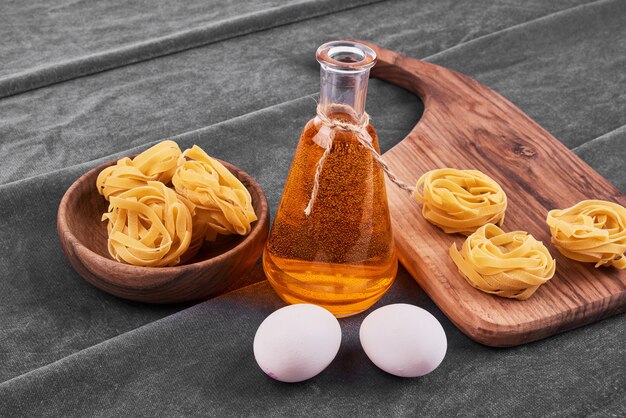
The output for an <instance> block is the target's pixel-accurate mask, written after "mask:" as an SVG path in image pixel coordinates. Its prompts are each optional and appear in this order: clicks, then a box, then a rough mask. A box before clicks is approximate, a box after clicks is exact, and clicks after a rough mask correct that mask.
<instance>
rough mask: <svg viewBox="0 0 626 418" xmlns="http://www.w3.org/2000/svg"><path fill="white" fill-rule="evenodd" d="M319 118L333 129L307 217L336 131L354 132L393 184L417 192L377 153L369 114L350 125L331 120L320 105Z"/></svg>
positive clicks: (323, 156)
mask: <svg viewBox="0 0 626 418" xmlns="http://www.w3.org/2000/svg"><path fill="white" fill-rule="evenodd" d="M317 117H318V118H319V120H320V121H321V122H322V125H324V126H327V127H329V128H331V131H330V132H331V134H330V137H329V140H328V141H327V142H326V149H324V153H323V154H322V156H321V157H320V159H319V161H318V162H317V167H316V168H315V178H314V180H313V190H312V191H311V198H310V199H309V204H308V205H307V206H306V208H305V209H304V214H305V215H306V216H309V215H310V214H311V211H312V210H313V205H314V204H315V200H316V199H317V194H318V193H319V188H320V174H321V173H322V167H323V166H324V162H325V161H326V158H328V155H329V154H330V151H331V149H332V147H333V139H334V130H339V131H343V132H354V133H355V134H356V139H357V140H358V141H359V143H360V144H361V145H363V146H364V147H365V148H366V149H367V150H368V151H369V152H370V153H371V154H372V157H374V160H375V161H376V162H377V163H378V165H380V167H381V168H382V169H383V171H384V172H385V174H387V177H389V180H391V182H392V183H393V184H395V185H396V186H398V187H399V188H401V189H402V190H406V191H408V192H411V193H414V192H415V186H411V185H410V184H407V183H405V182H403V181H402V180H400V179H399V178H398V176H396V175H395V174H394V173H393V172H392V171H391V169H390V168H389V165H387V163H386V162H385V161H384V160H383V158H382V157H381V156H380V154H379V153H378V151H376V149H375V148H374V145H373V144H372V141H371V137H370V136H369V134H368V132H367V126H368V125H369V120H370V117H369V115H368V114H367V113H365V112H363V117H362V118H361V120H360V123H350V122H344V121H341V120H337V119H331V118H329V117H328V116H326V114H325V113H324V111H323V110H322V108H321V107H320V106H319V105H318V106H317Z"/></svg>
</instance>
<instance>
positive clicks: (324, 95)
mask: <svg viewBox="0 0 626 418" xmlns="http://www.w3.org/2000/svg"><path fill="white" fill-rule="evenodd" d="M369 74H370V69H369V68H365V69H362V70H359V71H354V70H353V71H343V70H337V69H334V68H330V67H329V66H327V65H325V64H323V63H322V64H321V68H320V102H319V104H320V108H321V110H322V111H323V112H324V113H325V114H326V115H327V116H328V117H329V118H333V117H336V116H337V115H342V116H343V115H348V116H349V117H350V118H354V120H353V121H351V122H354V123H358V122H359V121H361V120H362V118H363V114H364V113H365V99H366V97H367V85H368V81H369ZM343 117H345V116H343Z"/></svg>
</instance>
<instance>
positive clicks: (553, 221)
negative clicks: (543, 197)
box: [546, 200, 626, 269]
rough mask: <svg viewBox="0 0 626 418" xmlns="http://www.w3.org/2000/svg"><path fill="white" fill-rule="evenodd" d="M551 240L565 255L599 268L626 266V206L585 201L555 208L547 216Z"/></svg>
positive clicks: (620, 267)
mask: <svg viewBox="0 0 626 418" xmlns="http://www.w3.org/2000/svg"><path fill="white" fill-rule="evenodd" d="M546 222H547V223H548V226H549V227H550V233H551V234H552V243H553V244H554V246H555V247H556V248H557V249H558V250H559V251H560V252H561V254H563V255H564V256H565V257H568V258H571V259H573V260H577V261H582V262H587V263H595V266H596V267H600V266H614V267H616V268H618V269H623V268H626V255H625V254H626V208H624V207H623V206H620V205H618V204H617V203H613V202H607V201H604V200H583V201H582V202H579V203H578V204H576V205H574V206H572V207H571V208H567V209H555V210H551V211H550V212H549V213H548V217H547V219H546Z"/></svg>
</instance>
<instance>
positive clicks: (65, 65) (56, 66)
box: [0, 0, 381, 98]
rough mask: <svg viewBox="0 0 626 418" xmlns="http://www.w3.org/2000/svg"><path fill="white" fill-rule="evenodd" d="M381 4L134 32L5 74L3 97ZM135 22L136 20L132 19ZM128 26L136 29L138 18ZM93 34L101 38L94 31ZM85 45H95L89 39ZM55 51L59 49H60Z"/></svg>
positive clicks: (315, 3) (318, 5)
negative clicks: (101, 46) (144, 36)
mask: <svg viewBox="0 0 626 418" xmlns="http://www.w3.org/2000/svg"><path fill="white" fill-rule="evenodd" d="M377 1H381V0H350V1H347V2H334V1H330V0H310V1H296V2H292V3H288V4H284V5H282V6H275V7H269V8H267V9H262V10H256V11H252V12H248V13H241V14H237V15H235V16H232V17H229V18H226V19H223V20H217V21H212V22H209V23H207V24H205V25H202V26H199V27H196V28H192V29H182V30H179V31H175V32H173V33H155V34H153V35H152V36H151V37H148V38H147V39H141V34H132V35H130V36H128V37H130V38H131V39H132V38H135V39H136V40H135V41H134V42H123V40H119V41H118V42H119V44H117V45H110V48H109V49H104V50H98V49H97V47H95V50H89V49H88V50H85V51H84V54H82V55H79V56H75V57H72V58H70V59H67V58H65V57H59V56H57V57H51V58H52V63H47V62H39V63H37V64H35V65H34V66H32V67H30V68H22V69H21V70H17V71H16V72H14V73H9V74H4V75H2V76H0V98H2V97H6V96H11V95H15V94H19V93H22V92H25V91H29V90H33V89H37V88H40V87H43V86H48V85H50V84H54V83H59V82H62V81H67V80H71V79H74V78H77V77H83V76H86V75H89V74H95V73H98V72H101V71H106V70H110V69H112V68H116V67H122V66H124V65H129V64H134V63H138V62H141V61H146V60H149V59H153V58H156V57H160V56H163V55H169V54H174V53H176V52H180V51H184V50H187V49H190V48H196V47H198V46H201V45H207V44H210V43H215V42H220V41H223V40H225V39H229V38H232V37H236V36H242V35H247V34H251V33H254V32H258V31H262V30H267V29H270V28H273V27H277V26H281V25H285V24H289V23H295V22H299V21H302V20H306V19H311V18H314V17H319V16H324V15H326V14H329V13H334V12H338V11H342V10H348V9H351V8H353V7H358V6H362V5H367V4H370V3H373V2H377ZM244 9H245V8H244ZM129 18H130V19H132V16H131V17H129ZM40 23H41V22H40ZM128 24H129V25H132V20H130V22H128ZM102 33H103V35H106V33H105V32H102ZM87 36H89V35H87ZM92 36H99V35H98V34H96V33H94V34H92ZM85 41H86V42H89V39H85ZM49 47H50V48H52V49H54V48H55V45H50V46H49ZM233 53H237V52H236V51H233ZM18 68H19V67H18Z"/></svg>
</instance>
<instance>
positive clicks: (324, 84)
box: [263, 41, 397, 317]
mask: <svg viewBox="0 0 626 418" xmlns="http://www.w3.org/2000/svg"><path fill="white" fill-rule="evenodd" d="M317 60H318V61H319V63H320V65H321V88H320V102H319V106H318V109H317V113H318V114H317V116H316V117H314V118H313V119H311V120H310V121H309V122H308V123H307V124H306V126H305V127H304V130H303V131H302V135H301V136H300V140H299V143H298V146H297V149H296V152H295V155H294V157H293V161H292V164H291V169H290V172H289V176H288V178H287V183H286V184H285V189H284V190H283V195H282V198H281V201H280V205H279V207H278V212H277V214H276V217H275V219H274V224H273V226H272V230H271V232H270V237H269V239H268V242H267V244H266V247H265V251H264V253H263V268H264V270H265V274H266V275H267V278H268V280H269V282H270V284H271V285H272V286H273V288H274V290H275V291H276V292H277V293H278V295H279V296H280V297H281V298H282V299H283V300H285V301H286V302H288V303H313V304H316V305H319V306H322V307H324V308H326V309H328V310H329V311H330V312H332V313H333V314H334V315H335V316H337V317H343V316H349V315H354V314H356V313H359V312H362V311H364V310H366V309H367V308H369V307H370V306H371V305H373V304H374V303H375V302H376V301H377V300H378V299H379V298H380V297H381V296H382V295H383V294H384V293H385V292H386V291H387V289H389V287H390V286H391V284H392V283H393V280H394V278H395V275H396V271H397V257H396V253H395V249H394V243H393V237H392V231H391V222H390V219H389V207H388V205H387V194H386V191H385V182H384V177H383V171H382V170H381V168H380V166H379V165H378V163H377V162H376V160H375V159H374V157H373V155H372V153H371V151H370V150H368V149H367V148H366V147H365V146H363V145H362V143H361V142H359V138H357V132H356V131H355V130H351V129H350V127H360V128H361V130H360V131H359V132H360V134H359V135H360V138H361V139H362V140H367V141H369V142H370V143H371V144H372V145H373V147H374V149H376V151H377V152H378V151H379V148H378V137H377V135H376V131H375V130H374V127H373V126H372V125H371V124H369V123H368V119H367V115H366V113H365V98H366V95H367V83H368V78H369V72H370V68H371V67H372V66H373V65H374V63H375V61H376V54H375V53H374V51H373V50H372V49H370V48H368V47H366V46H365V45H362V44H358V43H355V42H348V41H336V42H330V43H327V44H324V45H322V46H321V47H320V48H319V49H318V50H317ZM336 125H338V126H336ZM346 125H347V126H348V127H349V128H346ZM325 151H326V155H324V154H325ZM323 156H324V157H325V158H322V157H323ZM320 159H322V162H321V164H320ZM316 172H318V177H317V184H318V187H317V188H316V189H317V193H316V196H315V198H314V199H313V201H311V200H312V198H311V197H312V192H313V189H314V185H315V183H316ZM307 207H310V213H308V214H307V213H305V209H306V208H307Z"/></svg>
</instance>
